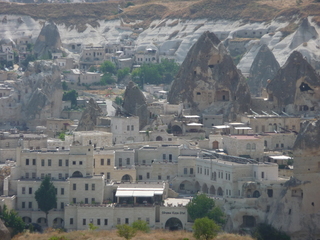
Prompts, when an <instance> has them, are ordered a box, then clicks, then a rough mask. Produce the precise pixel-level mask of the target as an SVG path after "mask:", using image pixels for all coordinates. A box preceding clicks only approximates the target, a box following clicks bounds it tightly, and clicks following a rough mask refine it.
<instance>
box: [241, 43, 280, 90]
mask: <svg viewBox="0 0 320 240" xmlns="http://www.w3.org/2000/svg"><path fill="white" fill-rule="evenodd" d="M279 69H280V65H279V63H278V62H277V60H276V58H275V57H274V55H273V53H272V52H271V51H270V49H269V48H268V47H267V45H265V44H263V45H262V46H261V47H260V49H259V52H258V54H257V55H256V57H255V58H254V60H253V63H252V65H251V68H250V76H249V78H248V81H247V83H248V86H249V88H250V92H251V95H252V96H261V92H262V90H263V89H264V88H265V87H266V86H267V81H268V80H269V79H273V78H274V76H275V75H276V74H277V72H278V70H279Z"/></svg>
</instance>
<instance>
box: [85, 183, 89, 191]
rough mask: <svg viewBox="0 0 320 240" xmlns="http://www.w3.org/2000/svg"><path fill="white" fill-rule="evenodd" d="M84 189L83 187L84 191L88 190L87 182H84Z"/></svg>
mask: <svg viewBox="0 0 320 240" xmlns="http://www.w3.org/2000/svg"><path fill="white" fill-rule="evenodd" d="M84 189H85V190H86V191H88V190H89V184H88V183H86V184H85V185H84Z"/></svg>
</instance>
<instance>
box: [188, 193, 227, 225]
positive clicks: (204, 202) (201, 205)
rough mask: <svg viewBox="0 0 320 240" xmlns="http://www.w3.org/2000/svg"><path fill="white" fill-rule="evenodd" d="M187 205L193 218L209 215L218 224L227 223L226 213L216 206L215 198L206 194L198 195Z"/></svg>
mask: <svg viewBox="0 0 320 240" xmlns="http://www.w3.org/2000/svg"><path fill="white" fill-rule="evenodd" d="M186 207H187V211H188V214H189V215H190V217H191V218H192V219H193V220H195V219H197V218H204V217H208V218H210V219H213V220H214V221H215V222H217V223H218V224H221V225H223V224H224V223H225V215H224V213H223V211H222V210H221V208H220V207H216V206H215V202H214V200H213V199H211V198H209V197H207V195H205V194H199V195H196V196H195V197H194V198H193V199H192V200H191V201H190V202H189V203H188V204H187V206H186Z"/></svg>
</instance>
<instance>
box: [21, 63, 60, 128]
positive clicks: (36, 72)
mask: <svg viewBox="0 0 320 240" xmlns="http://www.w3.org/2000/svg"><path fill="white" fill-rule="evenodd" d="M16 89H17V92H18V94H19V96H18V97H17V98H18V101H21V103H22V108H21V109H22V111H21V113H20V114H21V118H22V119H23V120H27V121H29V123H30V124H31V125H35V124H41V125H43V124H44V121H45V120H46V119H47V118H50V117H60V113H61V110H62V94H63V92H62V87H61V76H60V70H59V67H58V66H57V65H56V64H53V63H52V62H51V61H35V62H30V63H29V66H28V68H27V70H26V71H25V74H24V76H23V78H22V81H21V82H17V85H16ZM17 114H19V113H17Z"/></svg>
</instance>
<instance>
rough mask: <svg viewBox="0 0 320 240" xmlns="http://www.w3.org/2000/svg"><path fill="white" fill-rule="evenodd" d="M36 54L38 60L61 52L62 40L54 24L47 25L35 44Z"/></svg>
mask: <svg viewBox="0 0 320 240" xmlns="http://www.w3.org/2000/svg"><path fill="white" fill-rule="evenodd" d="M33 50H34V53H35V54H36V55H37V56H38V59H41V58H46V59H47V58H49V57H50V55H51V54H52V53H55V52H61V39H60V34H59V30H58V28H57V26H56V25H55V24H54V23H53V22H50V23H46V24H45V25H44V26H43V27H42V29H41V32H40V34H39V36H38V38H37V40H36V42H35V44H34V49H33Z"/></svg>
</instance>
